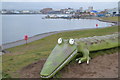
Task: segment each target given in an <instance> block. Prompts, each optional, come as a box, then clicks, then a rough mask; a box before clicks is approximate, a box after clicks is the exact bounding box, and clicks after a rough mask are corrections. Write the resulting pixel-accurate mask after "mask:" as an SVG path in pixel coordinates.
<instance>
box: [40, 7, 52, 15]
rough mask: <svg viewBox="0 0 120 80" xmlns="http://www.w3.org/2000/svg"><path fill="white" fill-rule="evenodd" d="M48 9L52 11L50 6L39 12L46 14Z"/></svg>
mask: <svg viewBox="0 0 120 80" xmlns="http://www.w3.org/2000/svg"><path fill="white" fill-rule="evenodd" d="M50 11H53V9H52V8H44V9H42V10H41V11H40V12H41V13H43V14H47V13H48V12H50Z"/></svg>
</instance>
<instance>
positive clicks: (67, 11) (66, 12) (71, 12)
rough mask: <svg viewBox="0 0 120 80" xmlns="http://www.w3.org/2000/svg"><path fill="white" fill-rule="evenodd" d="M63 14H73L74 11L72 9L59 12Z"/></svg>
mask: <svg viewBox="0 0 120 80" xmlns="http://www.w3.org/2000/svg"><path fill="white" fill-rule="evenodd" d="M60 11H61V12H62V13H63V14H73V13H74V12H75V11H74V9H72V8H67V9H61V10H60Z"/></svg>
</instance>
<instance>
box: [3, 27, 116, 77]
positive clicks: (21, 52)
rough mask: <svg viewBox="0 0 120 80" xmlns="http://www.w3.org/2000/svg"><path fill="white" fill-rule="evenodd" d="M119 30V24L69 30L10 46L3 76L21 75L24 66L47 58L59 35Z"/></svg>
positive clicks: (87, 34) (76, 36)
mask: <svg viewBox="0 0 120 80" xmlns="http://www.w3.org/2000/svg"><path fill="white" fill-rule="evenodd" d="M114 32H118V26H113V27H106V28H98V29H89V30H78V31H68V32H62V33H58V34H54V35H51V36H48V37H45V38H43V39H40V40H37V41H34V42H31V43H29V44H28V45H20V46H17V47H13V48H9V49H7V51H8V52H9V53H10V54H9V53H8V54H4V55H3V56H2V61H3V77H14V78H17V77H19V70H20V69H22V68H23V67H25V66H27V65H29V64H31V63H33V62H35V61H38V60H40V59H43V58H47V57H48V55H49V54H50V52H51V51H52V49H53V48H54V47H55V45H56V44H57V39H58V38H59V37H64V38H70V37H72V38H82V37H88V36H94V35H96V36H100V35H106V34H112V33H114Z"/></svg>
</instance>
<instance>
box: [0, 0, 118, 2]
mask: <svg viewBox="0 0 120 80" xmlns="http://www.w3.org/2000/svg"><path fill="white" fill-rule="evenodd" d="M1 1H2V2H118V1H120V0H1Z"/></svg>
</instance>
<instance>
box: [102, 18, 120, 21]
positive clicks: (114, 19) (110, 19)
mask: <svg viewBox="0 0 120 80" xmlns="http://www.w3.org/2000/svg"><path fill="white" fill-rule="evenodd" d="M102 19H104V20H109V21H120V20H119V17H104V18H102Z"/></svg>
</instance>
